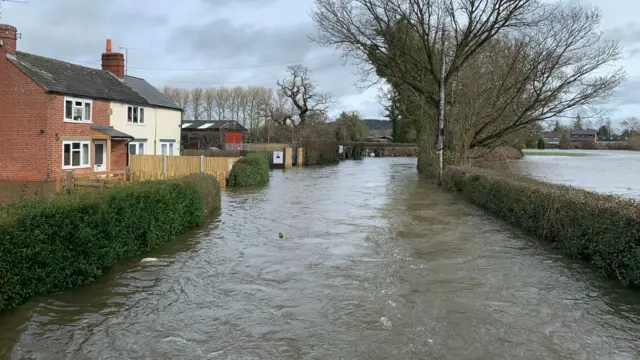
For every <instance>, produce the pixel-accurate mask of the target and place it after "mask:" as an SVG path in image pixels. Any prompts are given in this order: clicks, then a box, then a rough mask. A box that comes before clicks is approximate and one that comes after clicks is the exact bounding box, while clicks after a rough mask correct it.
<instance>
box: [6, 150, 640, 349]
mask: <svg viewBox="0 0 640 360" xmlns="http://www.w3.org/2000/svg"><path fill="white" fill-rule="evenodd" d="M415 166H416V163H415V159H407V158H368V159H365V160H363V161H361V162H357V161H348V162H343V163H342V164H340V165H339V166H335V167H325V168H313V169H312V168H305V169H299V170H293V171H287V172H285V173H283V172H279V171H274V172H273V175H272V180H271V184H270V185H269V187H267V188H264V189H257V190H247V191H241V192H227V193H225V194H224V196H223V212H222V214H221V215H220V216H219V217H218V218H216V219H212V220H210V222H209V223H208V224H207V225H206V226H204V227H203V228H202V229H199V230H197V231H194V232H193V233H191V234H187V235H186V236H184V237H183V238H182V239H180V240H178V241H175V242H172V243H170V244H167V245H166V246H164V247H162V248H161V249H158V250H157V251H155V252H153V253H151V254H149V255H148V256H150V257H156V258H158V261H157V262H151V263H141V262H140V261H139V260H140V259H137V260H132V261H128V262H123V263H120V264H118V265H117V266H115V267H114V268H113V269H112V270H111V271H109V272H108V274H106V275H105V276H104V277H102V278H101V279H100V280H99V281H98V282H97V283H96V284H94V285H92V286H89V287H86V288H83V289H77V290H74V291H69V292H66V293H63V294H58V295H54V296H49V297H41V298H37V299H33V300H32V301H31V302H29V303H27V304H25V305H24V306H22V307H20V308H18V309H15V310H14V311H10V312H5V313H3V314H0V358H8V359H483V360H484V359H637V358H639V357H640V316H639V315H640V297H639V296H638V292H637V291H632V290H627V289H621V288H619V287H618V286H617V285H614V284H613V283H610V282H607V281H603V280H602V279H600V278H599V277H598V276H597V275H596V274H595V272H593V270H591V269H589V268H588V267H586V266H585V265H584V264H581V263H576V262H574V261H570V260H568V259H566V258H565V257H563V256H562V255H560V254H558V253H557V252H555V251H554V250H552V249H550V248H549V247H548V246H547V245H546V244H545V243H541V242H537V241H535V240H533V239H532V238H530V237H528V236H527V235H525V234H523V233H521V232H520V231H517V230H515V229H513V228H512V227H509V226H507V225H505V224H504V223H502V222H500V221H498V220H495V219H493V218H491V217H490V216H488V215H486V214H484V213H483V212H482V211H480V210H478V209H476V208H474V207H472V206H470V205H468V204H467V203H466V202H464V201H463V200H461V199H460V198H458V197H457V196H456V195H455V194H451V193H447V192H443V191H441V190H440V189H438V188H436V187H434V186H431V185H426V184H425V183H424V181H421V180H420V179H419V178H418V176H417V175H416V172H415ZM280 232H281V233H283V235H284V238H283V239H280V238H279V236H278V233H280Z"/></svg>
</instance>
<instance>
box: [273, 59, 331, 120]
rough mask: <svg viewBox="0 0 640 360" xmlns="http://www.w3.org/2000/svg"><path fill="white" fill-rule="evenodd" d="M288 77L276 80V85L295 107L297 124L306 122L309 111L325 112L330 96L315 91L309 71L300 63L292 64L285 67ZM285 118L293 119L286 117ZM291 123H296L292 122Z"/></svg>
mask: <svg viewBox="0 0 640 360" xmlns="http://www.w3.org/2000/svg"><path fill="white" fill-rule="evenodd" d="M287 72H288V73H289V78H288V79H284V80H282V81H278V87H279V88H280V91H281V92H282V94H284V96H286V97H287V98H288V99H289V100H291V103H292V104H293V106H295V108H296V115H297V116H298V122H297V125H303V124H305V123H306V122H307V119H308V117H309V116H308V115H309V113H310V112H325V111H326V110H327V108H328V105H329V104H330V103H331V98H330V96H329V95H327V94H321V93H318V92H317V91H316V87H315V85H314V84H313V83H312V82H311V78H310V75H311V74H310V71H309V69H308V68H306V67H304V66H302V65H292V66H289V67H287ZM283 120H284V121H286V120H293V117H288V119H283ZM293 125H296V123H295V122H294V123H293Z"/></svg>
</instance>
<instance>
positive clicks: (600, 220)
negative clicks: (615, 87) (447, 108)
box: [444, 167, 640, 286]
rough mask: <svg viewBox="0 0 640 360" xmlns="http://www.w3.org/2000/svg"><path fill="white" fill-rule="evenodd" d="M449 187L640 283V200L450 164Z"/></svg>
mask: <svg viewBox="0 0 640 360" xmlns="http://www.w3.org/2000/svg"><path fill="white" fill-rule="evenodd" d="M444 182H445V185H446V186H447V187H448V188H449V189H451V190H454V191H458V192H461V193H462V194H463V195H464V196H465V197H466V198H467V199H469V200H470V201H471V202H473V203H475V204H477V205H479V206H480V207H482V208H484V209H486V210H488V211H489V212H490V213H492V214H494V215H496V216H497V217H499V218H502V219H504V220H506V221H507V222H509V223H511V224H514V225H517V226H519V227H521V228H523V229H524V230H527V231H529V232H530V233H532V234H534V235H536V236H538V237H540V238H543V239H546V240H550V241H551V242H553V243H554V245H555V246H556V247H558V248H560V249H561V250H563V251H564V252H566V253H567V254H568V255H569V256H571V257H573V258H577V259H583V260H587V261H590V262H591V263H592V264H594V265H595V266H597V267H598V268H599V269H600V270H601V271H602V273H603V274H605V275H609V276H614V277H616V278H618V279H619V280H621V281H622V282H623V283H624V284H627V285H629V284H632V285H635V286H638V285H640V250H639V249H640V204H638V203H637V202H635V201H633V200H630V199H624V198H621V197H616V196H611V195H603V194H598V193H595V192H590V191H586V190H580V189H575V188H572V187H568V186H563V185H555V184H550V183H545V182H541V181H535V180H531V179H528V178H525V177H520V176H512V175H502V174H498V173H495V172H491V171H489V170H481V169H475V168H461V167H448V168H447V170H446V172H445V178H444Z"/></svg>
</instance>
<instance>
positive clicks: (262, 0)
mask: <svg viewBox="0 0 640 360" xmlns="http://www.w3.org/2000/svg"><path fill="white" fill-rule="evenodd" d="M201 1H202V2H203V3H205V4H207V5H210V6H213V7H216V8H219V7H224V6H230V5H251V6H256V5H258V6H267V5H271V4H273V3H275V2H277V1H278V0H201Z"/></svg>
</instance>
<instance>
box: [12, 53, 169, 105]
mask: <svg viewBox="0 0 640 360" xmlns="http://www.w3.org/2000/svg"><path fill="white" fill-rule="evenodd" d="M7 58H8V59H9V60H11V61H12V62H13V63H14V64H16V66H18V67H19V68H20V70H22V71H24V72H25V73H26V74H27V75H28V76H29V77H30V78H31V79H33V81H35V82H36V83H38V84H40V86H42V87H43V88H45V89H46V90H47V91H51V92H56V93H60V94H65V95H73V96H79V97H86V98H90V99H100V100H115V101H121V102H124V103H127V104H132V105H147V106H157V107H164V108H169V109H175V110H182V109H181V108H180V107H179V106H178V105H176V104H174V103H173V102H172V101H171V100H169V98H168V97H167V96H166V95H164V94H163V93H161V92H160V91H158V89H156V88H155V87H153V85H151V84H149V83H148V82H147V81H146V80H144V79H141V78H137V77H133V76H125V78H124V79H118V78H117V77H115V76H114V75H113V74H111V73H110V72H107V71H102V70H100V69H94V68H90V67H86V66H81V65H75V64H71V63H68V62H66V61H61V60H56V59H51V58H46V57H43V56H38V55H33V54H28V53H25V52H20V51H18V52H16V54H15V55H7Z"/></svg>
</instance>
